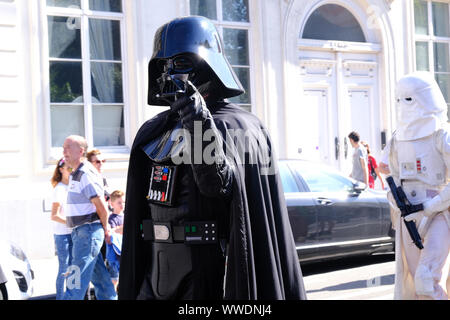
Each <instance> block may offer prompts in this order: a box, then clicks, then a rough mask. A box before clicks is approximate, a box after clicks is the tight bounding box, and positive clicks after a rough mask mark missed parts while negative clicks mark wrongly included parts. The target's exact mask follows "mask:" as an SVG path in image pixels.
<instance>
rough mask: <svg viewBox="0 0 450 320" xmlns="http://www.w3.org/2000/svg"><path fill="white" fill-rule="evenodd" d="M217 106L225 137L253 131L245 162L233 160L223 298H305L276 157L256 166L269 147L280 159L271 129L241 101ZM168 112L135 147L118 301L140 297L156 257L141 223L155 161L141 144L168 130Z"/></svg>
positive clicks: (144, 131) (151, 124)
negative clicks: (270, 134)
mask: <svg viewBox="0 0 450 320" xmlns="http://www.w3.org/2000/svg"><path fill="white" fill-rule="evenodd" d="M210 111H211V114H212V116H213V119H214V122H215V124H216V126H217V128H218V130H219V131H220V132H221V134H222V138H223V139H224V140H225V141H227V143H229V142H230V141H233V139H228V140H226V138H227V135H228V138H229V135H230V132H233V133H234V134H235V133H236V132H241V134H242V133H245V135H246V136H245V139H244V140H245V144H246V147H245V150H247V152H246V153H245V154H244V155H243V157H242V158H243V159H239V156H235V157H233V159H232V163H233V165H234V169H233V173H234V181H233V189H232V195H231V200H230V201H231V204H230V217H229V220H230V222H229V223H230V224H229V230H230V232H229V237H228V240H229V246H228V261H227V269H226V285H225V292H224V298H225V299H231V300H256V299H260V300H261V299H262V300H280V299H289V300H295V299H306V293H305V288H304V283H303V277H302V273H301V269H300V264H299V261H298V256H297V252H296V248H295V243H294V239H293V236H292V230H291V226H290V223H289V218H288V213H287V209H286V204H285V199H284V193H283V189H282V185H281V181H280V178H279V174H278V171H277V164H276V161H272V163H269V164H267V161H266V159H264V160H263V161H262V165H261V164H259V163H255V159H258V160H261V159H260V158H261V156H263V155H262V153H264V152H265V151H267V152H268V154H269V155H270V156H271V157H272V159H274V157H273V150H272V149H271V148H272V145H271V141H270V138H269V136H268V134H267V130H266V129H265V128H264V126H263V125H262V124H261V122H260V121H259V119H258V118H257V117H256V116H254V115H253V114H251V113H249V112H246V111H244V110H242V109H241V108H239V107H238V106H235V105H232V104H228V103H225V102H222V103H219V105H217V106H215V107H214V108H210ZM169 117H170V111H166V112H162V113H160V114H158V115H157V116H155V117H154V118H152V119H150V120H148V121H147V122H146V123H144V124H143V125H142V127H141V128H140V130H139V132H138V133H137V135H136V138H135V141H134V143H133V147H132V150H131V154H130V162H129V168H128V180H127V189H126V204H125V207H126V212H127V213H126V215H125V219H124V232H123V244H122V257H121V266H120V279H119V283H120V285H119V290H118V295H119V299H136V297H137V295H138V294H139V290H140V287H141V284H142V282H143V279H144V277H145V273H146V272H147V271H148V266H149V265H150V262H151V261H150V259H151V246H150V243H148V242H145V241H144V240H143V239H142V231H141V229H140V224H141V223H142V220H143V219H148V218H149V210H150V209H149V206H148V204H147V200H146V196H147V193H148V188H149V181H150V170H149V167H148V163H149V159H148V157H147V155H146V154H145V153H144V152H143V151H142V149H141V148H142V146H143V145H145V144H146V143H148V142H149V141H150V140H151V139H153V138H155V137H158V136H159V135H160V134H161V133H162V132H163V130H165V127H166V123H167V122H168V121H169ZM230 129H231V130H230ZM233 130H234V131H233ZM239 130H241V131H239ZM263 132H264V133H265V134H262V133H263ZM261 137H263V138H264V141H262V139H261ZM241 141H242V139H241ZM260 147H261V148H260ZM261 149H262V150H263V152H262V153H261ZM265 149H267V150H265ZM236 153H239V152H236ZM227 156H229V154H227ZM250 158H252V159H250ZM256 162H258V161H256ZM264 164H266V165H264ZM267 170H269V171H270V170H272V174H267ZM273 171H274V172H276V174H273Z"/></svg>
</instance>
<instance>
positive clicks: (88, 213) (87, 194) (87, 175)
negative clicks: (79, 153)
mask: <svg viewBox="0 0 450 320" xmlns="http://www.w3.org/2000/svg"><path fill="white" fill-rule="evenodd" d="M103 195H104V189H103V178H102V177H101V175H100V173H99V172H98V171H97V169H96V168H95V167H94V166H93V165H92V164H91V163H90V162H88V161H85V162H82V163H81V164H80V166H79V167H78V168H77V169H76V170H75V171H74V172H72V173H71V174H70V177H69V191H68V193H67V205H66V211H67V212H66V221H67V226H68V227H71V228H75V227H78V226H81V225H83V224H86V223H92V222H97V221H100V218H99V216H98V214H97V212H96V208H95V205H94V204H93V203H92V202H91V199H92V198H95V197H103Z"/></svg>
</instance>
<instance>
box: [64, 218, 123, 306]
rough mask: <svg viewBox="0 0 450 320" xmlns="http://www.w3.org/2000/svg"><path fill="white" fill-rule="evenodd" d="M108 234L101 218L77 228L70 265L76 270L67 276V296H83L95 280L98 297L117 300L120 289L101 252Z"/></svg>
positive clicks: (75, 229) (73, 238) (99, 298)
mask: <svg viewBox="0 0 450 320" xmlns="http://www.w3.org/2000/svg"><path fill="white" fill-rule="evenodd" d="M104 238H105V233H104V231H103V227H102V225H101V224H100V223H98V222H95V223H91V224H84V225H82V226H79V227H76V228H74V229H73V231H72V242H73V249H72V265H71V266H70V269H71V271H73V273H71V274H69V275H68V277H67V290H66V293H65V295H64V300H83V299H84V295H85V293H86V291H87V289H88V288H89V282H92V283H93V284H94V288H95V296H96V298H97V299H98V300H117V294H116V291H115V290H114V286H113V284H112V282H111V278H110V276H109V273H108V270H107V269H106V266H105V263H104V261H103V256H102V254H101V252H100V249H101V247H102V244H103V240H104Z"/></svg>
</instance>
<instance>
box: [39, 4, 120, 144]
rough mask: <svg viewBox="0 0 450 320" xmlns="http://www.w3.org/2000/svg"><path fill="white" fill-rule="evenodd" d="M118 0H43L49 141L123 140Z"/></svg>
mask: <svg viewBox="0 0 450 320" xmlns="http://www.w3.org/2000/svg"><path fill="white" fill-rule="evenodd" d="M123 19H124V16H123V13H122V0H46V21H47V32H48V33H47V34H48V72H49V78H48V79H49V103H50V125H51V147H61V146H62V144H63V142H64V139H65V138H66V137H67V136H68V135H71V134H78V135H81V136H84V137H86V139H87V140H88V144H89V146H95V147H102V148H107V147H114V148H117V147H120V146H124V145H125V132H124V131H125V130H124V129H125V121H124V107H125V103H124V94H123V76H122V69H123V55H122V36H121V30H122V28H123V27H122V24H123Z"/></svg>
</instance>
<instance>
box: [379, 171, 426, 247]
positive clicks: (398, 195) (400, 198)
mask: <svg viewBox="0 0 450 320" xmlns="http://www.w3.org/2000/svg"><path fill="white" fill-rule="evenodd" d="M386 181H387V183H388V185H389V188H390V189H391V193H392V196H393V197H394V199H395V203H396V204H397V207H398V208H399V209H400V212H401V216H402V218H403V221H404V222H405V225H406V229H407V230H408V233H409V235H410V237H411V239H412V240H413V242H414V244H415V245H416V247H417V248H419V249H423V244H422V239H421V238H420V235H419V232H418V231H417V227H416V223H415V222H414V221H413V220H410V221H408V220H407V219H406V217H407V216H409V215H411V214H413V213H415V212H419V211H422V210H423V209H424V208H423V204H416V205H413V204H411V203H410V202H409V200H408V198H407V197H406V194H405V192H404V191H403V189H402V187H401V186H400V187H397V186H396V185H395V182H394V178H392V177H387V178H386Z"/></svg>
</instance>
